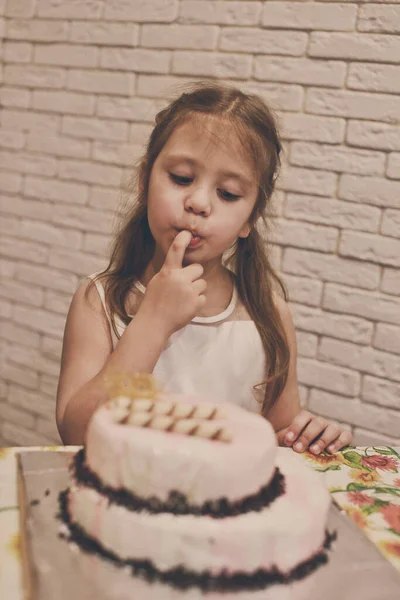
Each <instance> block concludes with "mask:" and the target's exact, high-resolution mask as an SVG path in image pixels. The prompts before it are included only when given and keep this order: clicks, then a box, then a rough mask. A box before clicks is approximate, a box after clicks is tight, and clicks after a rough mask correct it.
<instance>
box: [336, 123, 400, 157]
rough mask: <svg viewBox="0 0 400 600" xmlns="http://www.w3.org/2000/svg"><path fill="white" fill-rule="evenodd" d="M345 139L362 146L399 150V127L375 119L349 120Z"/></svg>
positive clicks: (351, 143) (349, 142)
mask: <svg viewBox="0 0 400 600" xmlns="http://www.w3.org/2000/svg"><path fill="white" fill-rule="evenodd" d="M346 141H347V142H348V144H350V145H352V146H361V147H363V148H374V149H376V150H400V128H399V127H398V126H396V125H387V124H386V123H377V122H375V121H371V122H368V121H349V122H348V125H347V133H346Z"/></svg>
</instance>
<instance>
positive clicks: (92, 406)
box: [59, 313, 168, 444]
mask: <svg viewBox="0 0 400 600" xmlns="http://www.w3.org/2000/svg"><path fill="white" fill-rule="evenodd" d="M167 340H168V335H167V334H166V333H165V331H164V328H163V327H162V326H161V324H160V323H158V322H157V321H156V319H151V320H150V319H149V318H148V317H147V316H145V315H140V314H139V313H138V314H137V316H136V317H135V318H134V319H133V320H132V321H131V323H130V324H129V325H128V327H127V328H126V330H125V332H124V334H123V335H122V336H121V339H120V340H119V342H118V345H117V347H116V349H115V350H114V352H113V353H112V354H110V356H109V358H108V360H107V361H106V363H105V364H104V366H103V368H102V369H101V371H100V372H99V373H98V374H97V375H96V376H95V377H93V378H92V379H90V380H89V381H88V382H87V383H86V384H85V385H83V386H81V387H80V388H79V390H78V391H77V392H76V393H75V394H74V395H73V396H72V397H71V398H70V400H69V401H68V403H67V406H66V409H65V411H64V414H63V415H62V418H61V420H60V422H59V431H60V436H61V438H62V440H63V442H64V444H83V441H84V438H85V434H86V429H87V426H88V423H89V421H90V418H91V416H92V414H93V413H94V411H95V410H96V409H97V408H98V407H99V406H100V405H101V404H103V403H104V402H105V401H106V400H107V399H108V395H107V391H106V388H105V386H104V376H105V375H106V373H107V372H112V373H152V372H153V369H154V367H155V365H156V363H157V361H158V359H159V357H160V354H161V352H162V350H163V348H164V347H165V344H166V342H167Z"/></svg>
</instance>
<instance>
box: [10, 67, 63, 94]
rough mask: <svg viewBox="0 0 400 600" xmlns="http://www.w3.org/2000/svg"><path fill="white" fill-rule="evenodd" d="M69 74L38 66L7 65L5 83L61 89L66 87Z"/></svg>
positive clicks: (60, 70) (61, 70)
mask: <svg viewBox="0 0 400 600" xmlns="http://www.w3.org/2000/svg"><path fill="white" fill-rule="evenodd" d="M66 77H67V72H66V71H65V69H56V68H54V67H39V66H38V65H29V66H28V65H5V67H4V83H5V84H7V85H17V86H22V87H32V88H53V89H59V88H62V87H64V86H65V82H66Z"/></svg>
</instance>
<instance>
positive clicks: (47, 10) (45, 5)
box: [37, 0, 103, 19]
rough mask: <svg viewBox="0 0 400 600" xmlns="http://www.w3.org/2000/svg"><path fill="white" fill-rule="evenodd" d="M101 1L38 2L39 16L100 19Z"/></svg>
mask: <svg viewBox="0 0 400 600" xmlns="http://www.w3.org/2000/svg"><path fill="white" fill-rule="evenodd" d="M102 8H103V3H102V1H101V0H38V7H37V14H38V16H39V17H45V18H46V19H99V18H100V16H101V12H102Z"/></svg>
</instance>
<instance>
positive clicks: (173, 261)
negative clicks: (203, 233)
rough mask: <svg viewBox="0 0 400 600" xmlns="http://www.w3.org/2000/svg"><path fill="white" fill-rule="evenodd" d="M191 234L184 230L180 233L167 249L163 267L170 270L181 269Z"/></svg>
mask: <svg viewBox="0 0 400 600" xmlns="http://www.w3.org/2000/svg"><path fill="white" fill-rule="evenodd" d="M191 239H192V234H191V233H190V231H187V230H186V229H184V230H183V231H180V232H179V233H178V235H177V236H176V238H175V239H174V241H173V242H172V244H171V245H170V247H169V250H168V252H167V256H166V257H165V261H164V265H165V266H166V267H169V268H171V269H182V266H183V265H182V263H183V257H184V256H185V250H186V248H187V247H188V246H189V244H190V240H191Z"/></svg>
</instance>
